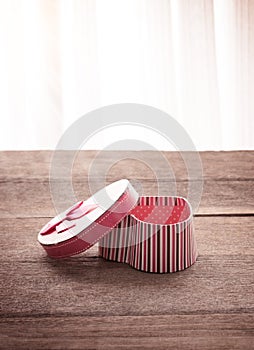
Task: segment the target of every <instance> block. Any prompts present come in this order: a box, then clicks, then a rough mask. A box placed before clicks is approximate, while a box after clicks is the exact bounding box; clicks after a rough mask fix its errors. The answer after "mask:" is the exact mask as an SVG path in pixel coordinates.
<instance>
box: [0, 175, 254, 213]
mask: <svg viewBox="0 0 254 350" xmlns="http://www.w3.org/2000/svg"><path fill="white" fill-rule="evenodd" d="M104 185H105V183H104V182H101V181H98V182H96V183H95V182H91V183H88V182H87V181H86V180H85V179H84V180H83V181H82V182H77V181H75V182H74V183H73V188H74V192H75V194H76V199H75V201H76V200H80V199H86V198H88V197H89V196H90V195H91V192H90V188H92V189H93V190H94V191H95V190H97V189H99V188H101V187H103V186H104ZM134 185H136V184H134ZM141 185H142V186H139V184H137V189H138V192H139V193H140V195H142V194H143V195H157V194H158V193H159V194H161V195H172V194H174V188H175V184H174V183H170V182H165V183H161V184H160V188H159V191H158V188H157V184H156V183H154V182H148V181H147V180H146V181H143V182H142V184H141ZM195 185H197V183H196V184H195ZM57 186H58V187H57V188H58V193H59V196H58V197H59V198H58V200H57V205H58V208H59V209H60V210H65V209H66V208H68V207H69V206H70V205H72V204H73V201H71V199H70V195H69V193H70V192H69V189H68V186H67V183H66V182H58V183H57ZM94 191H93V193H94ZM176 193H177V194H178V195H180V196H184V197H187V198H188V183H187V182H178V183H177V184H176ZM253 198H254V180H252V181H216V182H213V181H208V180H207V181H206V182H205V183H204V188H203V196H202V200H201V203H200V207H199V210H198V212H197V214H199V215H203V214H205V215H206V214H209V215H211V214H213V215H221V214H230V215H233V214H254V202H253ZM53 216H55V209H54V206H53V203H52V201H51V194H50V188H49V183H48V182H47V181H36V182H34V181H32V182H30V181H25V182H23V181H19V180H17V181H13V182H7V183H3V182H2V183H0V217H1V218H8V217H12V218H14V217H53Z"/></svg>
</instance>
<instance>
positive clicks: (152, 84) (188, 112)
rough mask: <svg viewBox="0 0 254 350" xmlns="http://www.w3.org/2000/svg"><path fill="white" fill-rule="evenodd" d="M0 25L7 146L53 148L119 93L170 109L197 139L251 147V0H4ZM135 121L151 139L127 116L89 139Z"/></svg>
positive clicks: (2, 129)
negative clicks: (81, 119)
mask: <svg viewBox="0 0 254 350" xmlns="http://www.w3.org/2000/svg"><path fill="white" fill-rule="evenodd" d="M0 28H1V30H0V50H1V51H0V121H1V123H0V149H2V150H7V149H19V150H20V149H53V148H55V146H56V143H57V141H58V139H59V137H60V136H61V135H62V133H63V132H64V130H66V128H68V126H69V125H70V124H71V123H72V122H73V121H74V120H76V119H77V118H78V117H80V116H82V115H84V114H85V113H87V112H88V111H91V110H93V109H96V108H99V107H102V106H105V105H109V104H114V103H122V102H134V103H142V104H147V105H151V106H154V107H157V108H159V109H162V110H163V111H165V112H167V113H169V114H170V115H172V116H173V117H174V118H175V119H177V120H178V121H179V123H181V125H182V126H183V127H184V128H185V129H186V131H187V132H188V133H189V134H190V136H191V137H192V139H193V142H194V143H195V145H196V147H197V149H198V150H231V149H254V0H138V1H137V0H107V1H106V0H58V1H57V0H8V1H6V0H0ZM126 128H127V129H126ZM128 128H129V129H128ZM126 133H130V134H131V135H132V136H134V137H135V138H139V137H140V138H141V139H142V140H145V141H147V142H148V143H149V141H150V140H151V135H150V134H149V133H147V131H146V129H142V128H135V127H131V126H130V127H123V126H122V127H118V128H109V129H106V130H105V131H104V132H100V133H99V134H98V135H95V136H93V137H92V138H91V139H90V141H89V143H88V144H87V145H86V146H85V147H86V148H91V149H100V148H103V147H104V146H105V144H107V143H108V142H112V141H115V140H119V139H121V138H125V137H126ZM154 140H155V143H156V147H158V148H160V149H165V150H167V149H169V148H170V145H168V144H167V143H166V142H165V140H161V139H160V138H159V136H158V138H157V139H156V135H155V139H154Z"/></svg>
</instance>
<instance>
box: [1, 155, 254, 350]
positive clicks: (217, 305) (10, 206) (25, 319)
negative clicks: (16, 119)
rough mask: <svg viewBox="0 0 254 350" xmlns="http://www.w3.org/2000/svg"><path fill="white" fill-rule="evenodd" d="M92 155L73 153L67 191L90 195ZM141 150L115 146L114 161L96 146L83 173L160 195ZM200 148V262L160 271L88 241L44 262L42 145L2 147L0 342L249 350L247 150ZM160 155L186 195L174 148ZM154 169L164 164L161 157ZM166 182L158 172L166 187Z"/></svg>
mask: <svg viewBox="0 0 254 350" xmlns="http://www.w3.org/2000/svg"><path fill="white" fill-rule="evenodd" d="M95 155H96V152H95V151H89V152H88V151H83V152H80V153H79V155H78V156H77V157H76V160H75V163H74V166H73V187H74V190H75V193H76V194H77V196H78V198H79V199H81V198H83V199H84V198H86V197H87V196H89V195H90V192H89V186H88V177H87V175H88V171H89V166H90V165H91V163H92V161H93V159H94V157H95ZM139 155H141V153H140V152H124V151H122V152H120V153H119V152H118V153H117V157H119V156H120V157H121V159H122V160H121V161H119V162H118V163H116V164H114V161H115V159H116V153H115V152H105V153H104V154H103V157H100V158H99V161H98V162H97V165H96V166H97V168H98V173H97V174H98V178H93V179H92V180H91V181H94V182H96V181H97V184H98V183H100V182H101V186H104V184H105V178H106V181H107V182H112V181H115V180H117V179H120V178H123V177H124V178H129V179H130V180H132V179H134V180H135V181H134V183H135V182H136V184H139V185H142V191H143V194H146V195H155V194H157V187H156V178H155V174H154V173H153V171H152V169H151V168H149V166H148V165H147V164H149V162H153V164H154V162H155V163H156V159H157V158H156V157H157V156H156V153H153V152H145V157H146V159H147V164H145V163H142V162H140V161H139V160H138V158H139ZM143 155H144V152H143ZM200 155H201V158H202V162H203V179H204V190H203V197H202V200H201V203H200V207H199V210H198V212H197V213H196V215H195V219H194V224H195V236H196V240H197V244H198V251H199V256H198V260H197V262H196V263H195V264H194V265H193V266H192V267H191V268H189V269H187V270H185V271H182V272H178V273H174V274H162V275H160V274H149V273H143V272H139V271H136V270H134V269H132V268H131V267H129V266H127V265H124V264H120V263H115V262H108V261H105V260H103V259H101V258H99V257H98V254H97V248H96V247H94V248H92V249H91V250H90V251H88V252H86V253H84V254H81V255H80V256H77V257H73V258H69V259H66V260H63V261H54V260H51V259H50V258H48V257H47V256H46V254H45V252H44V250H43V249H42V248H41V247H40V246H39V244H38V243H37V232H38V231H39V230H40V229H41V227H42V225H44V224H45V223H46V222H47V221H48V220H49V218H51V217H53V216H54V214H55V211H54V207H53V204H52V201H51V194H50V190H49V175H48V173H49V167H50V162H51V152H49V151H35V152H1V153H0V169H1V172H0V216H1V230H0V232H1V237H0V238H1V240H0V247H1V255H0V260H1V264H0V271H1V279H0V284H1V289H0V314H1V318H0V322H1V325H0V334H1V341H0V348H1V349H8V350H10V349H122V348H123V349H125V348H126V349H137V348H140V349H142V348H149V349H181V350H182V349H183V350H188V349H202V350H205V349H214V350H219V349H241V350H242V349H247V350H250V349H254V283H253V282H254V266H253V264H254V221H253V219H254V205H253V204H254V176H253V175H254V152H203V153H200ZM164 156H165V157H166V158H167V159H168V160H169V162H170V164H171V166H172V168H173V170H174V174H175V177H176V181H177V189H178V194H179V195H184V196H186V195H187V184H188V174H187V172H186V169H185V165H184V163H183V161H182V159H181V157H180V155H179V154H177V153H170V152H168V153H167V152H165V153H164ZM63 166H64V161H63ZM105 166H108V167H109V170H108V173H107V174H106V175H105V174H103V171H104V170H103V169H104V168H105ZM157 166H158V168H160V170H163V166H164V165H163V163H160V161H159V160H158V164H157ZM198 180H200V179H194V180H193V181H198ZM52 181H55V182H56V183H57V182H59V181H65V180H64V179H57V178H56V179H52ZM172 181H173V179H171V178H170V177H169V178H167V176H166V175H165V178H163V179H162V187H163V188H162V191H163V190H165V194H169V193H170V188H171V186H172ZM64 195H65V194H64V193H62V197H61V198H62V200H63V203H62V204H64V203H65V200H66V198H65V197H64Z"/></svg>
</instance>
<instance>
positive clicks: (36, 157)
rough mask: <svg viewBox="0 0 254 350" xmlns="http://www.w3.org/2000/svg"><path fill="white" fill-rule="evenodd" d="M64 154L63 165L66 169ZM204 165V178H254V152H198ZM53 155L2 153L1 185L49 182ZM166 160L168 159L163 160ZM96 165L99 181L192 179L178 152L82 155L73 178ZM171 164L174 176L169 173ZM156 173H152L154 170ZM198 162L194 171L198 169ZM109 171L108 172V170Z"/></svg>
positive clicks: (74, 170) (0, 153)
mask: <svg viewBox="0 0 254 350" xmlns="http://www.w3.org/2000/svg"><path fill="white" fill-rule="evenodd" d="M66 154H68V152H65V153H63V156H62V158H63V159H62V162H61V165H62V167H63V168H64V167H65V166H66ZM199 154H200V157H201V159H202V163H203V178H204V179H209V180H211V179H213V180H215V181H217V180H246V179H247V180H249V179H253V174H254V151H235V152H199ZM51 158H52V151H30V152H27V151H24V152H10V151H9V152H7V151H6V152H0V169H1V171H0V181H8V180H12V179H26V180H30V181H31V180H38V179H47V178H48V174H49V168H50V162H51ZM164 158H165V159H164ZM92 163H93V166H94V169H96V174H97V175H96V176H97V177H98V178H102V179H104V178H105V175H107V178H108V179H111V180H112V181H113V180H114V179H115V178H129V179H148V180H149V179H150V180H155V179H156V177H155V175H156V174H157V176H159V177H160V178H161V179H164V180H167V181H171V180H172V179H174V177H175V178H176V179H177V181H184V180H187V179H188V178H189V176H188V173H187V171H186V166H185V163H184V161H183V159H182V156H181V154H180V153H178V152H160V154H159V155H158V153H156V152H152V151H104V152H98V151H81V152H79V153H77V156H76V158H75V162H74V164H73V176H74V178H79V179H80V178H82V179H83V178H84V177H86V176H87V174H88V173H89V167H90V166H91V164H92ZM168 163H169V164H170V166H171V167H172V170H173V174H172V175H173V176H172V175H170V174H169V173H168ZM149 166H150V167H151V168H152V169H153V170H154V172H153V171H152V169H151V168H149ZM195 166H196V165H195V162H193V168H194V169H195ZM106 169H108V172H106V171H105V170H106ZM192 170H193V169H192Z"/></svg>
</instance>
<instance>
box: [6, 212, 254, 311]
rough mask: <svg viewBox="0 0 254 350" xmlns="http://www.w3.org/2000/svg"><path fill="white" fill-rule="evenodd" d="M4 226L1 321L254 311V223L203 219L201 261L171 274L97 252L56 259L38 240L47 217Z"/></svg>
mask: <svg viewBox="0 0 254 350" xmlns="http://www.w3.org/2000/svg"><path fill="white" fill-rule="evenodd" d="M1 222H2V225H3V227H4V231H2V233H1V252H2V253H1V256H0V259H1V264H0V269H1V276H2V278H1V280H0V306H1V317H10V316H12V317H16V316H22V317H29V316H31V315H37V316H38V315H41V316H48V315H54V316H59V317H60V316H64V317H65V316H68V315H73V316H74V315H76V316H92V317H102V316H103V317H104V316H105V317H106V316H118V315H128V316H146V315H150V316H151V315H173V314H177V315H184V314H193V315H200V314H208V313H213V314H220V313H235V314H238V313H239V314H242V313H252V312H254V308H253V302H254V295H253V282H254V264H253V262H254V251H253V247H254V244H253V241H254V236H253V234H252V228H253V224H252V218H249V217H242V218H224V217H217V218H210V217H207V218H196V219H195V227H196V239H197V243H198V248H199V257H198V261H197V262H196V263H195V264H194V265H193V266H192V267H191V268H189V269H187V270H185V271H182V272H180V273H174V274H164V275H163V274H162V275H161V274H149V273H143V272H140V271H136V270H134V269H133V268H131V267H129V266H128V265H125V264H121V263H115V262H109V261H106V260H103V259H101V258H98V257H97V251H96V250H95V249H96V248H93V250H92V251H90V252H88V253H85V254H82V255H80V256H77V257H73V258H69V259H65V260H53V259H50V258H48V257H47V256H46V254H45V252H44V251H43V249H42V248H41V247H40V246H39V244H38V243H37V241H36V238H37V237H36V233H37V230H38V229H39V228H40V227H41V224H43V219H40V220H38V219H26V220H25V219H19V220H11V219H8V220H7V219H4V220H2V221H1ZM10 242H11V246H10Z"/></svg>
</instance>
